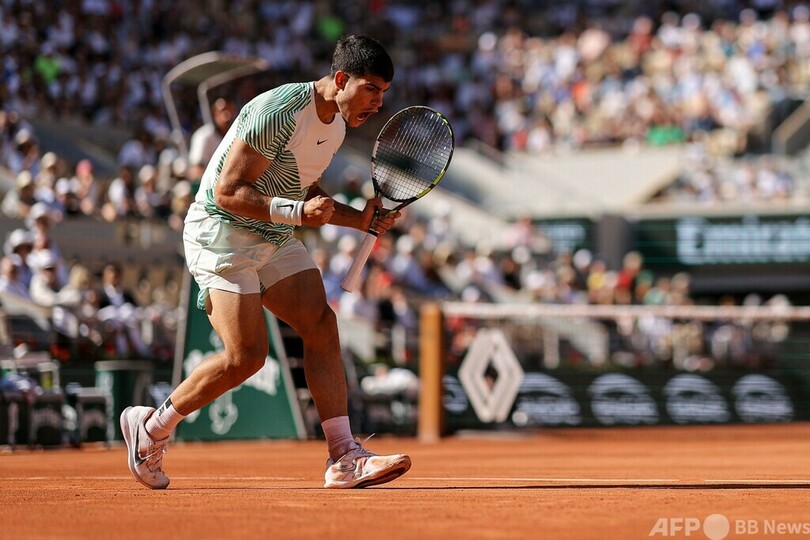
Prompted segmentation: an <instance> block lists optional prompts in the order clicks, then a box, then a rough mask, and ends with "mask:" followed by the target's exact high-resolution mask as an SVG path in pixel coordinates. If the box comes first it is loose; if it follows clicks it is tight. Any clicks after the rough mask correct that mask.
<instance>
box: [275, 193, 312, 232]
mask: <svg viewBox="0 0 810 540" xmlns="http://www.w3.org/2000/svg"><path fill="white" fill-rule="evenodd" d="M303 215H304V201H294V200H292V199H285V198H284V197H273V198H272V199H271V200H270V221H272V222H273V223H285V224H287V225H301V218H302V217H303Z"/></svg>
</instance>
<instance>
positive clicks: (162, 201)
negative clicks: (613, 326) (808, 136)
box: [0, 0, 810, 362]
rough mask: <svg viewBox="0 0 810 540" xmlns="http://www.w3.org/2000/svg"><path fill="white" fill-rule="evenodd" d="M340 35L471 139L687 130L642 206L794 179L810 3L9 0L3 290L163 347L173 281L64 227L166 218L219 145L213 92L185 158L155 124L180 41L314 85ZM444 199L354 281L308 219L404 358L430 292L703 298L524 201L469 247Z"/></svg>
mask: <svg viewBox="0 0 810 540" xmlns="http://www.w3.org/2000/svg"><path fill="white" fill-rule="evenodd" d="M345 33H368V34H371V35H374V36H376V37H378V38H379V39H380V40H381V41H382V42H383V43H384V44H385V45H386V46H387V47H388V49H389V50H390V51H391V53H392V56H393V57H394V61H395V66H396V69H397V75H396V79H395V81H394V85H393V88H392V90H391V92H390V95H387V98H386V99H387V107H386V110H387V111H389V112H390V111H393V110H396V109H397V107H398V106H400V105H404V104H412V103H422V104H426V105H429V106H433V107H435V108H437V109H439V110H441V111H444V112H445V113H446V114H447V115H448V116H449V117H450V119H451V122H452V123H453V125H454V128H455V131H456V133H457V137H458V143H459V144H461V145H472V146H475V147H476V148H487V149H488V150H487V152H490V151H491V152H525V153H532V154H554V153H559V152H569V151H572V150H577V149H582V148H589V147H596V146H643V145H650V146H660V145H686V146H687V147H688V148H689V152H688V156H689V159H688V160H687V161H686V162H685V163H684V169H683V171H682V173H681V174H680V175H679V176H678V178H677V179H676V180H675V181H674V182H673V183H672V184H671V185H669V186H666V187H665V188H664V189H662V190H661V191H660V192H659V193H658V194H657V195H656V196H655V198H654V200H655V201H681V202H683V201H686V202H692V201H694V202H701V203H711V204H722V203H723V202H724V201H734V202H738V203H739V202H743V203H745V202H748V201H765V202H768V201H789V200H792V199H795V198H799V197H804V195H805V184H806V183H807V182H808V180H810V172H808V170H809V169H808V166H807V158H806V156H802V155H800V156H795V157H790V158H788V157H785V156H782V155H776V154H773V153H772V152H771V148H770V146H769V141H770V135H771V133H770V131H769V129H771V128H772V126H773V125H774V124H775V122H777V121H780V120H782V119H784V118H785V117H786V116H787V115H788V114H789V113H790V112H791V111H792V110H793V109H794V108H795V107H796V106H797V103H800V102H801V101H802V100H803V99H804V98H805V97H806V94H807V89H808V88H810V9H808V7H807V5H805V4H802V3H799V2H788V1H782V0H751V1H743V0H712V1H710V2H695V1H691V0H681V1H678V0H670V1H641V0H636V1H619V0H581V1H577V2H559V1H554V0H547V1H529V0H523V1H521V0H453V1H448V2H421V1H417V2H407V3H406V2H394V1H387V0H345V1H341V2H324V1H295V2H293V1H258V0H234V1H231V2H224V1H221V0H206V1H200V2H173V3H169V2H156V1H154V0H64V1H59V0H46V1H42V2H29V1H25V0H0V51H1V52H2V55H1V57H2V60H1V61H0V167H3V168H5V169H6V170H7V171H8V173H9V175H10V177H11V178H12V179H13V182H11V183H10V185H8V186H5V189H6V193H5V196H4V198H3V200H2V205H1V206H0V212H1V213H2V215H3V216H5V217H7V218H10V219H16V220H18V226H17V227H15V228H14V229H13V230H10V231H7V232H6V236H5V245H4V258H3V260H2V267H1V271H2V276H0V291H2V294H3V297H2V298H3V299H4V301H6V299H7V298H8V297H9V295H13V296H14V297H15V298H16V297H19V298H21V299H23V300H24V301H27V302H31V303H33V304H35V305H37V306H41V307H44V308H48V309H53V310H54V311H53V313H54V322H55V325H56V327H57V329H58V332H59V334H60V335H61V336H66V338H67V340H68V341H69V342H70V347H74V348H75V346H76V343H79V342H82V341H83V342H85V343H86V346H87V347H88V349H94V348H95V349H94V350H98V349H100V350H102V351H103V354H108V355H110V356H115V357H127V356H130V357H149V358H161V359H164V360H169V359H170V358H171V356H172V354H173V339H174V335H173V332H174V330H175V328H174V326H173V325H174V324H175V323H176V320H177V314H176V311H175V310H176V309H179V308H178V307H177V294H176V292H177V291H176V287H177V281H178V280H179V278H176V279H175V280H174V281H165V282H163V283H161V284H159V286H155V284H151V286H144V285H143V284H142V283H141V280H144V279H147V280H148V279H149V278H148V275H147V273H145V272H144V273H140V274H139V273H132V279H129V280H128V279H126V277H127V272H126V268H122V267H121V264H120V261H116V260H115V257H114V254H112V253H111V254H110V260H109V261H106V262H105V263H104V264H100V265H96V267H94V268H90V267H88V266H87V265H86V264H83V261H81V260H66V259H65V258H64V257H62V256H61V253H60V249H59V245H58V242H56V241H55V240H54V238H53V230H54V228H55V227H59V224H60V223H63V222H65V221H66V220H67V221H70V220H78V219H87V220H99V221H100V222H105V223H117V222H120V221H121V220H128V221H132V220H136V221H137V220H143V221H149V222H150V223H159V224H162V225H164V226H165V227H167V228H169V229H171V230H174V231H180V230H181V229H182V221H183V217H184V215H185V211H186V209H187V207H188V204H189V202H190V201H191V199H192V197H193V186H194V182H195V181H196V180H197V179H198V178H199V176H200V174H201V171H202V167H204V165H205V163H206V160H207V156H210V151H206V150H205V146H206V145H208V146H210V145H211V144H212V143H211V141H214V143H215V141H216V140H217V137H218V133H219V132H221V131H222V130H224V129H227V125H228V122H229V121H230V120H231V119H232V118H233V114H234V104H233V102H231V103H228V102H227V101H225V102H220V101H218V102H215V103H214V110H213V118H214V122H215V124H212V125H207V126H204V125H202V120H201V117H200V114H199V111H198V110H197V109H196V106H197V105H196V103H195V102H193V100H192V101H191V102H185V103H181V104H180V105H181V107H185V109H184V110H183V111H182V114H181V118H182V119H183V130H184V132H185V134H186V136H188V137H189V138H191V147H190V152H189V154H188V155H183V153H182V152H181V151H180V149H179V148H178V146H177V144H176V141H175V140H174V138H173V134H172V130H171V126H170V124H169V122H168V119H167V116H166V112H165V105H164V101H163V95H162V93H161V82H162V78H163V76H164V75H165V74H166V73H167V72H168V71H169V70H170V69H171V68H172V67H174V66H175V65H176V64H178V63H179V62H180V61H182V60H184V59H186V58H188V57H190V56H193V55H195V54H198V53H202V52H205V51H211V50H219V51H224V52H226V53H230V54H234V55H247V56H258V57H260V58H263V59H265V60H266V61H267V62H268V64H269V66H270V70H271V71H273V72H274V74H276V75H277V76H278V77H279V79H280V80H290V81H293V80H310V79H314V78H315V77H317V76H318V75H320V74H322V73H324V72H326V71H328V58H329V55H330V53H331V49H332V46H333V44H334V41H335V40H336V39H337V38H338V37H339V36H341V35H343V34H345ZM255 90H257V91H261V90H262V89H255ZM33 119H38V120H40V121H42V120H49V119H50V120H53V121H65V120H69V121H72V122H81V123H84V124H87V125H94V126H112V127H115V128H120V129H124V130H126V132H127V133H129V137H128V139H127V140H126V141H124V142H123V143H122V144H121V145H120V147H119V148H118V149H117V155H116V161H117V172H116V174H112V175H101V174H99V173H98V171H97V167H96V166H95V164H94V163H93V162H92V160H88V159H82V160H79V161H77V162H72V161H71V160H70V159H68V158H66V157H65V156H62V155H59V154H58V153H57V152H54V151H51V150H49V149H46V148H43V147H42V145H41V144H40V141H39V138H38V133H37V130H36V128H35V127H34V126H33V125H32V123H31V121H30V120H33ZM198 129H201V130H202V131H200V132H197V130H198ZM351 137H352V135H351V134H349V138H351ZM195 138H196V139H197V140H196V142H195ZM339 180H340V183H339V185H338V188H337V190H336V194H335V196H336V197H338V198H340V199H341V200H343V201H346V202H348V203H352V202H356V201H357V200H358V199H362V198H363V197H366V196H368V195H369V186H368V182H367V175H366V174H365V173H364V172H362V171H360V170H358V169H356V168H352V167H348V168H347V169H346V170H345V171H342V173H341V174H340V178H339ZM449 212H450V208H445V209H443V211H441V212H439V213H438V214H437V215H435V216H432V217H431V218H429V219H421V218H417V217H416V216H414V215H412V214H407V215H406V216H405V218H404V219H403V220H402V222H401V224H400V226H399V227H398V229H397V230H395V231H393V232H392V234H389V235H386V236H384V237H382V238H381V239H380V241H379V242H378V243H377V246H376V248H375V250H374V253H373V256H372V259H371V261H370V264H369V265H368V268H367V279H365V281H364V285H363V287H362V289H361V290H360V291H357V292H355V293H352V294H349V293H345V292H343V291H341V290H340V288H339V286H338V284H339V282H340V280H341V279H342V277H343V275H344V274H345V271H346V269H347V268H348V266H349V264H350V263H351V260H352V256H353V252H354V250H355V249H356V248H357V246H358V239H359V235H358V234H351V233H349V234H345V233H344V232H340V231H338V230H335V229H334V228H332V227H324V228H323V229H320V230H305V231H301V236H302V238H303V239H304V240H305V242H306V243H307V244H308V246H309V248H310V250H311V252H312V253H313V255H314V257H315V258H316V261H317V262H318V264H319V266H320V268H321V271H322V274H323V277H324V282H325V284H326V290H327V294H328V297H329V300H330V303H331V304H332V305H333V306H334V308H335V310H336V311H337V312H338V313H340V314H341V315H345V316H347V317H357V318H362V319H364V320H367V321H370V322H371V323H372V324H374V325H375V326H376V327H377V328H379V329H381V330H385V332H381V333H380V335H381V336H387V337H385V338H384V340H385V343H382V344H380V347H382V348H385V349H386V350H388V352H389V354H391V355H393V356H394V358H395V360H396V361H398V362H407V360H408V357H409V355H411V354H413V346H414V345H413V343H414V341H413V337H414V336H415V332H416V330H417V323H418V321H417V318H418V317H417V313H418V306H419V302H421V301H422V300H424V299H436V298H442V299H461V300H464V301H470V302H498V301H518V302H541V303H569V304H572V303H584V304H589V303H590V304H654V305H689V304H691V303H694V302H695V300H694V299H693V298H692V296H691V295H690V289H689V276H688V275H686V274H677V275H675V276H669V275H666V276H665V275H654V274H653V273H652V272H650V271H649V270H646V269H645V266H644V260H643V257H641V256H640V255H639V254H638V253H628V254H627V255H626V257H625V258H624V264H623V265H622V266H621V267H619V268H609V267H608V266H607V264H606V263H605V261H604V260H603V259H602V257H601V254H599V253H592V252H591V251H589V250H587V249H579V250H576V251H574V252H571V251H555V250H552V249H551V247H550V245H549V242H548V239H547V238H546V237H545V234H544V231H543V229H542V228H541V227H538V226H536V225H535V224H533V223H532V222H531V221H527V220H522V219H519V218H518V216H515V217H514V223H513V225H512V227H511V228H510V229H509V231H508V232H507V237H506V238H504V242H503V247H504V248H503V249H493V247H492V246H489V245H484V244H479V245H466V244H464V243H463V242H461V241H460V240H459V237H458V236H457V234H456V231H454V230H453V229H452V227H450V226H449V221H448V215H449ZM178 249H180V246H178ZM179 255H180V254H179V251H178V261H177V263H178V264H177V266H180V265H181V264H182V261H181V259H180V258H179ZM172 287H174V289H172ZM139 290H140V291H141V292H143V290H147V291H148V294H137V293H138V291H139ZM772 300H773V299H762V298H759V297H756V296H753V295H752V296H751V297H750V298H747V299H746V300H745V301H746V302H748V303H762V302H767V301H772ZM12 301H13V300H12ZM722 301H723V302H737V301H739V300H738V299H733V298H725V299H723V300H722ZM773 301H777V302H787V299H786V298H784V297H781V296H780V297H778V298H777V299H776V300H773ZM391 328H395V329H396V331H395V332H390V331H389V330H390V329H391ZM392 342H393V343H392Z"/></svg>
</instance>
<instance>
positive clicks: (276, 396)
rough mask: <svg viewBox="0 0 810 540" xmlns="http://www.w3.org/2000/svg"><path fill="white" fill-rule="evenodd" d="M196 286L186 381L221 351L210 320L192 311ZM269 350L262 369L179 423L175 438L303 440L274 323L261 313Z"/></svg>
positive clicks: (184, 366) (185, 362) (188, 324)
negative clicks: (264, 323) (204, 362)
mask: <svg viewBox="0 0 810 540" xmlns="http://www.w3.org/2000/svg"><path fill="white" fill-rule="evenodd" d="M197 292H198V289H197V286H196V284H194V283H193V282H192V283H191V287H190V291H189V295H188V298H189V300H190V301H189V305H190V307H189V309H188V319H187V322H186V339H185V344H184V347H183V350H184V356H183V360H182V373H183V376H184V377H185V376H187V375H188V374H189V373H191V371H192V370H193V369H194V368H195V367H197V366H198V365H199V364H200V363H201V362H202V361H203V360H204V359H205V358H207V357H208V356H210V355H211V353H213V352H215V351H220V350H222V342H221V341H220V339H219V336H217V334H216V332H214V329H213V328H212V327H211V323H210V322H209V321H208V317H207V316H206V314H205V312H204V311H203V310H201V309H197V308H195V307H194V301H193V300H194V299H195V298H196V297H197ZM265 321H266V323H267V331H268V334H269V336H270V348H269V351H268V354H267V358H265V363H264V367H262V369H260V370H259V371H258V372H257V373H256V374H255V375H253V376H252V377H251V378H249V379H248V380H247V381H245V382H244V383H243V384H241V385H240V386H238V387H236V388H234V389H233V390H230V391H229V392H226V393H225V394H223V395H222V396H220V397H219V398H217V399H216V400H214V401H213V402H212V403H211V404H209V405H207V406H205V407H203V408H202V409H200V410H198V411H195V412H194V413H192V414H191V415H189V416H188V417H186V419H185V420H184V421H183V422H181V423H180V425H179V426H178V429H177V436H178V438H179V439H185V440H218V439H258V438H303V437H305V435H306V433H305V429H304V424H303V420H302V418H301V411H300V408H299V406H298V402H297V398H296V395H295V387H294V385H293V383H292V377H291V376H290V372H289V367H288V365H287V360H286V355H285V353H284V345H283V343H282V340H281V337H280V335H279V331H278V322H277V321H276V319H275V318H274V317H273V315H272V314H270V313H269V312H268V311H266V310H265Z"/></svg>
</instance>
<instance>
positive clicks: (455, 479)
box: [403, 476, 681, 484]
mask: <svg viewBox="0 0 810 540" xmlns="http://www.w3.org/2000/svg"><path fill="white" fill-rule="evenodd" d="M403 478H407V479H409V480H421V481H426V482H443V481H450V482H564V483H570V482H584V483H594V482H610V483H620V484H626V483H632V482H639V483H655V484H658V483H662V482H672V483H674V482H681V480H678V479H676V478H556V477H555V478H545V477H540V478H538V477H514V476H491V477H474V476H457V477H451V476H408V477H403Z"/></svg>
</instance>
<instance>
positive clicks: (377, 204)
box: [304, 184, 400, 234]
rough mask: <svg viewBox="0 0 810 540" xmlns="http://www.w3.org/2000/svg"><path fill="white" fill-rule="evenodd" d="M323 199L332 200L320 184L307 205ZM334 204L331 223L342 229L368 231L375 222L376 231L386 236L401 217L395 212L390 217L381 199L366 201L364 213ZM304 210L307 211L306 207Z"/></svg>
mask: <svg viewBox="0 0 810 540" xmlns="http://www.w3.org/2000/svg"><path fill="white" fill-rule="evenodd" d="M322 197H327V198H330V199H331V197H329V195H327V194H326V192H325V191H324V190H323V188H321V187H320V185H319V184H313V185H312V186H311V187H310V188H309V192H308V193H307V199H308V202H307V204H309V200H310V199H315V198H322ZM332 200H334V199H332ZM334 202H335V212H334V214H333V215H332V217H331V219H330V220H329V223H330V224H332V225H338V226H340V227H351V228H353V229H358V230H361V231H367V230H368V229H369V227H371V225H372V221H374V223H373V225H374V230H376V231H377V232H378V233H379V234H384V233H386V232H387V231H388V230H389V229H390V228H391V227H393V226H394V224H395V223H396V220H397V219H399V217H400V213H399V212H394V213H393V214H391V215H389V214H388V211H387V210H385V209H384V208H383V203H382V199H381V198H380V197H375V198H373V199H370V200H368V201H366V206H365V208H363V210H362V211H358V210H356V209H355V208H352V207H351V206H349V205H347V204H343V203H339V202H337V201H334ZM304 208H305V209H306V206H304ZM377 210H379V212H376V211H377ZM375 213H377V214H378V216H377V218H376V219H374V215H375Z"/></svg>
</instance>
